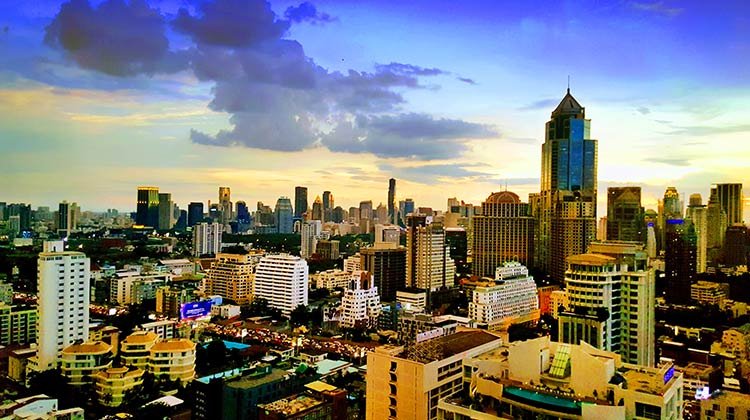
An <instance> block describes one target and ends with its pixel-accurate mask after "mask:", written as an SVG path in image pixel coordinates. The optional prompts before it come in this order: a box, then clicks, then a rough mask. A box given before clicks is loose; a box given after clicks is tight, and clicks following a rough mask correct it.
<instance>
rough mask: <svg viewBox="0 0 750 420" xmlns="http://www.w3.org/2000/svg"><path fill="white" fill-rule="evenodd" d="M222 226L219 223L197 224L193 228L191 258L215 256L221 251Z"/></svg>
mask: <svg viewBox="0 0 750 420" xmlns="http://www.w3.org/2000/svg"><path fill="white" fill-rule="evenodd" d="M223 231H224V226H223V225H221V224H220V223H205V222H204V223H198V224H197V225H195V226H193V256H195V257H200V256H201V255H207V254H210V255H216V254H218V253H219V251H221V234H222V232H223Z"/></svg>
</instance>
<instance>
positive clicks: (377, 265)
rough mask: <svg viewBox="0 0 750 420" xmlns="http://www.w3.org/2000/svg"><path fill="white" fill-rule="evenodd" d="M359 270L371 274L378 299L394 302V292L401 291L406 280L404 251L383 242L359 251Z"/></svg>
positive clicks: (394, 245)
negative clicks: (378, 294) (378, 293)
mask: <svg viewBox="0 0 750 420" xmlns="http://www.w3.org/2000/svg"><path fill="white" fill-rule="evenodd" d="M360 254H361V268H362V270H365V271H367V272H369V273H371V274H372V276H373V280H374V282H375V283H374V284H375V287H377V288H378V291H379V292H380V299H381V300H382V301H385V302H393V301H395V300H396V291H397V290H399V289H403V288H404V286H405V283H404V279H405V278H406V249H405V248H404V247H399V246H398V245H396V244H393V243H388V242H383V243H377V244H375V245H373V246H372V247H369V248H362V249H360Z"/></svg>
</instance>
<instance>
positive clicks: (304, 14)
mask: <svg viewBox="0 0 750 420" xmlns="http://www.w3.org/2000/svg"><path fill="white" fill-rule="evenodd" d="M284 17H285V18H286V19H287V20H289V21H290V22H294V23H300V22H307V23H311V24H313V25H317V24H325V23H330V22H333V21H335V20H336V18H335V17H333V16H331V15H329V14H328V13H321V12H319V11H318V10H317V9H316V8H315V5H313V4H312V3H310V2H307V1H306V2H304V3H301V4H300V5H299V6H291V7H288V8H287V9H286V11H285V12H284Z"/></svg>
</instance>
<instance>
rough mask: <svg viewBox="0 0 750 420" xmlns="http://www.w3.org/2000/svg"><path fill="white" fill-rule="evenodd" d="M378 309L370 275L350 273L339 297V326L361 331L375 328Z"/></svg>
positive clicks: (378, 303)
mask: <svg viewBox="0 0 750 420" xmlns="http://www.w3.org/2000/svg"><path fill="white" fill-rule="evenodd" d="M380 308H381V306H380V296H379V295H378V288H377V287H376V286H375V283H374V281H373V278H372V274H370V273H368V272H367V271H357V272H355V273H352V274H351V278H350V280H349V283H348V285H347V287H346V290H344V294H343V296H341V305H340V313H341V315H340V318H339V326H340V327H341V328H357V329H363V330H368V329H372V328H376V327H377V325H378V316H379V315H380Z"/></svg>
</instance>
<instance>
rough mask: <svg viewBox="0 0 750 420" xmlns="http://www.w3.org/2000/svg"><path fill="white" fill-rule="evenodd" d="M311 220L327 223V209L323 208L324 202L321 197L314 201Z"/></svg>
mask: <svg viewBox="0 0 750 420" xmlns="http://www.w3.org/2000/svg"><path fill="white" fill-rule="evenodd" d="M310 219H311V220H320V221H321V222H325V221H326V220H325V209H324V207H323V200H321V199H320V196H317V197H315V201H313V205H312V217H311V218H310Z"/></svg>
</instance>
